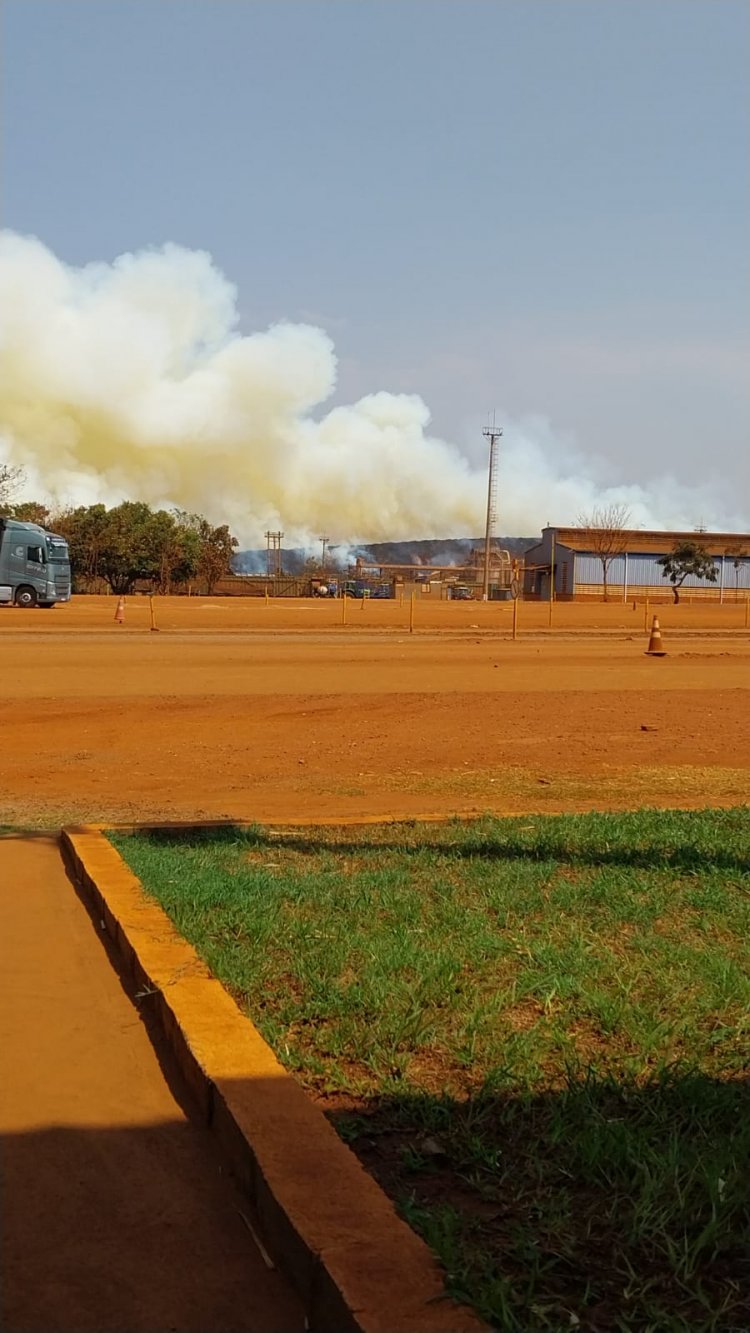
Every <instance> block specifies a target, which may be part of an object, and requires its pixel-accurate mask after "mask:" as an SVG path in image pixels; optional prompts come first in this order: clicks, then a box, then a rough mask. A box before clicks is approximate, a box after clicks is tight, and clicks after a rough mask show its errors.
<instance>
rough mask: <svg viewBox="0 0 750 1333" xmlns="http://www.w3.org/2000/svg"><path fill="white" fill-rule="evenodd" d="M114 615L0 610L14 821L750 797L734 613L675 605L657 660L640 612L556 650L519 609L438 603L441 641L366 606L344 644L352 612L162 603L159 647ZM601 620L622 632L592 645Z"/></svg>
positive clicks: (577, 620) (94, 605) (746, 668)
mask: <svg viewBox="0 0 750 1333" xmlns="http://www.w3.org/2000/svg"><path fill="white" fill-rule="evenodd" d="M113 609H114V608H113V602H112V599H107V598H90V599H81V602H80V604H79V602H75V603H74V604H72V605H71V606H69V607H61V608H58V609H56V610H55V611H53V612H51V613H47V612H22V611H15V610H11V611H7V612H1V611H0V644H1V645H2V648H1V651H2V675H1V677H0V689H1V690H2V694H3V696H4V709H5V712H4V719H3V746H2V751H1V752H0V821H2V820H4V821H5V822H8V823H11V822H12V823H19V822H26V823H29V824H35V825H37V826H39V825H42V826H45V825H46V826H48V827H49V826H51V825H52V824H54V823H60V822H61V821H68V820H74V819H92V820H108V819H112V820H120V821H129V820H159V819H201V818H224V817H226V818H242V819H259V820H266V819H274V820H279V819H281V820H283V819H284V818H292V817H295V818H296V817H300V816H304V817H307V818H315V817H319V818H321V819H335V818H336V817H337V816H339V815H342V816H344V815H345V816H352V815H357V814H380V815H394V816H397V815H404V816H408V817H412V816H417V815H420V814H431V813H441V812H443V813H445V812H458V813H464V812H472V811H482V810H494V811H498V812H512V811H525V810H536V809H549V810H564V809H589V808H608V807H609V808H615V807H628V806H630V807H632V806H633V805H637V804H644V803H656V804H665V805H670V804H672V805H674V804H683V805H685V804H687V805H690V804H693V805H700V804H705V803H730V802H738V801H745V800H748V799H750V637H749V636H748V635H747V634H746V633H744V632H743V631H742V630H738V629H737V628H736V627H735V628H733V629H731V630H730V629H729V628H726V627H725V629H724V631H722V630H721V627H720V626H719V625H717V624H716V623H713V622H712V624H711V625H710V626H708V630H710V632H708V633H706V634H705V636H704V637H700V632H701V624H703V622H705V621H706V620H707V619H709V620H710V618H711V616H713V617H714V621H716V618H717V617H718V616H719V615H720V614H721V615H723V616H724V617H725V619H726V618H731V617H734V620H736V619H737V616H738V608H737V607H734V606H730V607H728V608H727V607H724V608H721V607H712V608H685V609H684V611H683V609H682V608H675V609H674V611H675V617H677V613H678V612H679V614H680V617H682V619H683V620H689V621H690V623H689V624H682V625H681V624H680V623H678V621H677V619H675V623H674V624H672V625H671V627H670V625H669V624H668V621H667V616H666V615H664V616H663V617H662V622H663V627H664V634H665V645H666V647H667V650H668V654H669V655H668V656H667V657H666V658H663V659H658V660H657V659H652V658H648V657H646V656H644V651H643V650H644V647H645V640H644V638H643V608H642V607H640V608H638V609H637V612H635V613H633V612H632V611H630V612H628V615H629V617H630V623H629V624H626V625H624V627H623V625H620V627H619V628H617V626H618V624H619V622H620V621H622V620H623V616H624V614H625V612H624V609H623V608H622V607H600V608H598V609H597V608H593V609H592V608H586V607H583V608H580V607H578V606H577V605H573V606H570V607H559V608H555V615H556V617H559V621H560V624H559V627H558V629H556V630H555V631H554V632H553V634H552V635H550V634H548V633H544V632H543V631H542V630H539V631H538V632H535V635H534V636H533V637H525V638H524V637H522V638H521V639H519V640H518V641H517V642H516V643H513V642H511V641H510V640H509V639H508V637H507V632H506V631H507V624H506V625H505V629H502V628H500V629H498V624H499V618H500V617H502V616H505V617H506V620H507V614H508V611H507V608H506V607H500V608H497V607H495V606H492V605H489V606H482V605H479V604H473V603H472V604H468V606H467V605H466V604H460V603H456V604H450V603H447V604H441V603H438V604H437V605H436V606H435V607H433V608H431V614H432V613H434V617H435V618H437V619H439V618H440V617H441V616H442V617H444V619H443V621H442V622H441V623H442V625H443V629H429V628H423V629H421V630H419V631H418V632H417V633H415V634H413V635H410V634H409V633H408V628H407V629H406V630H405V629H404V628H403V626H402V627H400V628H399V627H398V626H397V625H395V624H394V625H391V626H390V627H389V626H388V625H381V626H380V627H378V626H377V625H375V624H369V625H368V623H367V622H368V618H370V617H372V618H375V617H391V618H394V617H397V616H398V615H401V617H402V619H403V608H399V607H397V606H393V605H390V606H389V605H388V604H387V603H385V604H381V605H377V604H373V605H372V606H366V607H365V609H364V611H361V612H360V611H359V610H358V609H357V604H355V603H352V604H351V608H350V609H349V610H348V615H349V620H350V622H351V623H349V624H348V625H347V626H346V627H344V626H341V625H338V624H334V623H333V620H332V617H333V616H334V615H341V610H340V605H337V604H331V605H326V604H322V605H318V604H316V603H314V602H309V603H307V604H302V603H300V604H291V605H289V606H286V605H282V606H279V607H276V606H275V605H272V606H271V609H269V610H267V609H266V608H264V606H263V604H262V603H261V604H255V603H253V604H252V605H250V606H248V604H247V602H241V601H240V602H239V605H235V602H234V601H233V600H232V599H224V600H223V601H221V602H210V601H205V602H204V601H202V600H201V599H187V598H182V599H164V605H162V606H160V608H159V623H160V624H161V625H162V626H163V627H164V628H162V629H161V630H160V632H159V633H158V634H151V633H150V631H149V617H148V605H147V602H146V599H143V598H141V599H137V600H136V602H135V603H133V604H132V605H131V603H128V607H127V611H126V617H127V619H126V624H125V626H124V627H121V626H116V625H114V623H113V622H112V620H111V616H110V613H112V612H113ZM665 609H666V612H667V613H670V612H671V611H672V608H665ZM422 610H424V611H425V615H426V614H427V609H426V608H420V614H421V612H422ZM531 612H533V613H534V614H535V615H537V616H539V614H540V612H544V615H546V614H547V609H546V608H544V607H542V608H539V607H538V606H537V607H530V608H529V607H525V608H524V612H523V614H524V615H530V614H531ZM699 612H700V615H701V616H702V620H700V619H699ZM105 613H106V616H107V620H106V623H103V621H104V616H105ZM584 613H586V614H584ZM469 616H473V617H478V618H480V619H481V618H482V617H483V616H484V622H483V623H484V628H482V627H481V626H480V628H479V629H472V624H473V623H474V622H473V621H469V620H468V619H467V617H469ZM357 617H360V619H357ZM618 617H619V621H618V619H617V618H618ZM566 618H567V619H566ZM269 619H270V620H271V621H272V624H273V628H269ZM587 619H588V621H590V620H592V619H593V620H595V621H600V620H602V619H603V620H605V621H606V624H605V626H604V632H600V631H597V630H596V627H595V626H594V627H593V629H594V633H593V635H592V636H591V637H586V634H587ZM568 620H569V622H570V623H568ZM363 622H364V623H363ZM634 622H636V623H634ZM169 623H173V624H174V626H175V627H174V628H173V629H168V628H166V626H167V624H169ZM303 625H304V626H307V628H306V629H303V628H301V626H303ZM589 628H592V627H591V626H589ZM722 633H724V636H725V637H722ZM696 636H697V637H696Z"/></svg>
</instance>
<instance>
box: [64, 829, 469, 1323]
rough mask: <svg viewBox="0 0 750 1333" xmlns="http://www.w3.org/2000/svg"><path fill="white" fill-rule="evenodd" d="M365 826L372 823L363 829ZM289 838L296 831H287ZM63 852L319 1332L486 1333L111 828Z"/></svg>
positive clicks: (88, 832)
mask: <svg viewBox="0 0 750 1333" xmlns="http://www.w3.org/2000/svg"><path fill="white" fill-rule="evenodd" d="M360 822H362V821H360ZM287 827H288V825H287ZM62 846H63V854H64V856H65V859H66V861H67V863H68V866H69V868H70V870H71V872H72V873H73V876H74V878H75V880H76V882H77V883H78V885H79V886H80V888H81V889H82V891H83V892H84V893H85V894H86V896H87V897H88V898H89V900H90V901H91V902H92V904H93V905H94V907H95V909H96V911H97V913H98V914H99V915H100V916H101V918H102V921H103V923H104V926H105V928H106V930H107V932H108V934H109V935H110V937H111V939H112V940H113V942H114V944H115V947H116V948H117V951H118V953H119V955H120V957H121V959H122V962H123V965H124V968H125V970H126V971H127V973H128V974H129V976H131V977H132V978H133V980H134V981H135V982H136V984H137V985H138V986H139V988H140V990H141V991H142V992H144V993H145V994H146V995H148V997H149V999H148V1002H149V1003H150V1004H153V1006H154V1012H155V1014H156V1016H157V1018H158V1021H159V1024H160V1027H161V1028H162V1030H163V1032H164V1035H165V1037H166V1039H167V1041H168V1043H169V1045H170V1048H171V1050H172V1051H173V1053H174V1055H175V1058H176V1060H177V1062H178V1066H179V1068H180V1069H181V1071H182V1073H183V1075H184V1076H185V1078H186V1080H187V1082H188V1085H189V1087H190V1088H191V1090H192V1092H193V1094H194V1096H195V1099H196V1102H197V1105H198V1107H199V1109H200V1113H201V1115H202V1117H204V1118H205V1120H206V1122H207V1123H208V1124H209V1125H210V1126H211V1128H212V1129H213V1131H214V1133H215V1134H216V1136H217V1139H218V1141H219V1143H220V1145H221V1148H222V1151H223V1152H224V1154H225V1156H226V1157H227V1159H228V1160H229V1163H230V1165H231V1168H232V1170H233V1172H234V1174H235V1175H236V1176H237V1178H238V1179H239V1180H240V1182H241V1183H242V1185H243V1187H244V1188H245V1189H246V1190H247V1192H248V1194H249V1196H250V1197H251V1199H252V1201H253V1203H254V1206H255V1209H256V1211H257V1215H258V1218H259V1221H260V1227H261V1233H262V1236H263V1240H264V1242H265V1244H266V1246H267V1248H268V1250H269V1251H270V1253H271V1255H272V1256H273V1258H274V1259H275V1260H276V1261H277V1262H278V1264H279V1267H280V1268H281V1269H282V1270H283V1271H284V1272H286V1273H287V1274H288V1276H289V1278H290V1279H291V1280H292V1281H293V1282H294V1284H295V1286H296V1287H297V1290H298V1291H299V1293H300V1296H301V1298H302V1301H303V1303H304V1308H305V1311H306V1314H307V1321H308V1327H309V1328H310V1329H311V1330H316V1331H319V1333H332V1330H335V1331H336V1333H479V1331H480V1330H482V1329H486V1325H484V1324H483V1323H482V1322H481V1321H480V1320H479V1319H478V1317H477V1316H476V1315H474V1314H473V1313H472V1312H471V1311H470V1310H467V1309H465V1308H464V1307H461V1306H459V1305H457V1304H455V1303H454V1302H453V1301H451V1300H450V1298H449V1297H448V1296H447V1295H446V1293H445V1289H444V1286H443V1280H442V1276H441V1272H440V1269H439V1267H438V1265H437V1263H436V1261H435V1259H434V1258H433V1257H432V1255H431V1253H430V1251H429V1250H428V1249H427V1246H426V1245H425V1244H424V1243H423V1242H422V1241H421V1240H420V1239H419V1238H418V1237H417V1236H416V1235H415V1234H414V1232H413V1231H412V1230H411V1229H410V1228H409V1227H408V1226H407V1225H406V1223H405V1222H403V1221H402V1220H401V1219H400V1218H399V1217H398V1215H397V1213H396V1211H395V1209H394V1207H393V1205H392V1204H391V1202H390V1200H389V1199H387V1198H386V1196H385V1194H384V1193H383V1191H382V1190H381V1189H380V1187H379V1186H378V1185H377V1184H376V1183H375V1181H374V1180H373V1179H372V1177H371V1176H370V1175H368V1173H367V1172H366V1171H365V1169H364V1167H362V1166H361V1165H360V1163H359V1161H358V1160H357V1158H356V1157H355V1156H354V1154H353V1153H352V1152H350V1150H349V1149H348V1148H347V1147H346V1145H345V1144H344V1143H342V1141H341V1140H340V1139H339V1137H338V1135H337V1134H336V1132H335V1130H334V1129H333V1128H332V1127H331V1125H329V1123H328V1121H327V1120H326V1119H325V1117H324V1116H323V1114H322V1113H321V1112H320V1111H319V1110H318V1109H317V1107H316V1106H314V1105H313V1104H312V1102H311V1101H309V1100H308V1098H307V1096H306V1095H305V1093H304V1092H303V1090H302V1088H301V1087H300V1086H299V1084H298V1083H297V1082H296V1081H295V1079H294V1078H292V1076H291V1075H290V1074H288V1073H287V1072H286V1070H284V1069H283V1067H282V1066H281V1065H280V1064H279V1062H278V1060H277V1059H276V1057H275V1055H274V1054H273V1052H272V1051H271V1049H270V1047H269V1046H268V1045H267V1044H266V1042H265V1041H264V1040H263V1038H262V1037H261V1036H260V1034H259V1032H257V1030H256V1029H255V1027H254V1026H253V1024H252V1023H251V1022H250V1020H249V1019H247V1018H246V1017H245V1016H244V1015H243V1014H242V1013H241V1011H240V1010H239V1008H238V1007H237V1005H236V1004H235V1002H234V1001H233V1000H232V999H231V997H230V996H229V995H228V994H227V992H226V991H225V990H224V988H223V986H222V985H221V984H220V982H219V981H217V980H216V978H215V977H214V976H213V975H212V974H211V973H210V971H209V970H208V968H207V967H206V965H205V964H204V963H203V962H202V961H201V959H200V958H199V957H198V955H197V953H196V952H195V950H194V949H193V947H192V946H191V945H190V944H188V943H187V941H186V940H184V939H183V938H182V936H181V935H179V933H178V932H177V930H176V929H175V927H174V926H173V925H172V923H171V921H170V920H169V918H168V917H167V916H166V914H165V913H164V912H163V911H162V909H161V908H160V907H159V906H158V905H157V904H156V903H155V902H153V901H152V900H151V899H150V898H148V897H147V895H146V893H145V891H144V889H143V887H142V885H141V883H140V881H139V880H138V879H137V877H136V876H135V875H134V874H133V873H132V871H131V870H129V868H128V867H127V866H126V865H125V862H124V861H123V860H122V858H121V857H120V855H119V853H118V852H117V851H116V850H115V848H114V847H113V846H112V844H111V843H110V842H109V841H108V840H107V838H106V837H105V836H104V834H103V832H102V831H101V830H100V829H99V828H95V827H92V826H82V827H78V828H69V829H64V830H63V832H62Z"/></svg>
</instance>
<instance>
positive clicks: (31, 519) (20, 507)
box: [5, 500, 51, 528]
mask: <svg viewBox="0 0 750 1333" xmlns="http://www.w3.org/2000/svg"><path fill="white" fill-rule="evenodd" d="M5 513H6V515H7V516H8V518H15V519H17V520H18V522H19V523H37V524H38V525H39V527H40V528H49V526H50V522H51V517H50V511H49V509H48V508H47V506H46V505H43V504H40V503H39V501H38V500H23V501H22V502H21V504H17V505H6V507H5Z"/></svg>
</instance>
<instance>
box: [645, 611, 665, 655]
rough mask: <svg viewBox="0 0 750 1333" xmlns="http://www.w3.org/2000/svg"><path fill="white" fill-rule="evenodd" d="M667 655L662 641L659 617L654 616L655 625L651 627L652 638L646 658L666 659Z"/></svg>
mask: <svg viewBox="0 0 750 1333" xmlns="http://www.w3.org/2000/svg"><path fill="white" fill-rule="evenodd" d="M666 655H667V654H666V652H665V650H664V645H663V643H662V641H661V630H660V629H659V620H658V618H657V616H654V619H653V624H652V625H651V638H650V639H649V641H648V648H647V649H646V656H647V657H666Z"/></svg>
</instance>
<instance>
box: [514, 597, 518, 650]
mask: <svg viewBox="0 0 750 1333" xmlns="http://www.w3.org/2000/svg"><path fill="white" fill-rule="evenodd" d="M513 638H514V640H515V639H517V638H518V598H517V597H514V598H513Z"/></svg>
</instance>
